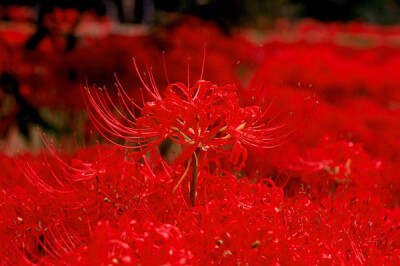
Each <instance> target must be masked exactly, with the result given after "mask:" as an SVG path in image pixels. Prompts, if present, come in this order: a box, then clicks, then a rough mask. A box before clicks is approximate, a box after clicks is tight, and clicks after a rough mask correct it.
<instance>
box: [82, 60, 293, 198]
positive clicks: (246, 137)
mask: <svg viewBox="0 0 400 266" xmlns="http://www.w3.org/2000/svg"><path fill="white" fill-rule="evenodd" d="M134 65H135V68H136V71H137V73H138V75H139V78H140V79H141V81H142V84H143V86H144V89H145V90H146V92H147V93H148V94H149V95H150V97H151V99H152V100H150V101H147V102H145V100H144V98H145V97H144V96H143V94H142V102H143V103H142V104H139V103H137V101H135V100H134V99H131V98H130V97H129V96H128V95H127V93H126V92H125V91H124V89H123V88H122V86H121V84H120V83H119V81H118V78H117V77H116V80H117V83H116V87H117V89H118V96H119V97H118V101H119V104H118V105H117V104H116V103H115V101H113V100H112V97H111V96H110V95H109V94H108V92H107V90H106V89H101V88H99V90H96V89H89V88H88V87H86V88H85V91H84V93H83V94H84V98H85V103H86V106H87V110H88V113H89V116H90V118H91V120H92V121H93V123H94V125H95V126H96V128H97V129H98V131H99V132H100V134H101V135H102V136H104V137H105V138H106V139H107V140H109V141H110V142H112V143H113V144H115V145H118V146H122V147H124V148H127V149H136V150H140V151H141V154H143V153H145V152H150V156H151V158H152V159H153V161H156V160H158V159H159V158H160V155H159V151H158V148H157V147H158V145H159V144H160V143H161V142H162V141H164V140H166V139H170V140H172V141H174V142H175V143H177V144H179V145H180V147H181V149H182V152H181V153H180V154H179V156H178V157H177V158H176V160H175V161H174V163H173V164H175V165H177V164H179V163H182V162H184V161H185V160H187V168H186V171H185V173H184V174H183V176H182V177H181V179H180V180H179V181H178V182H177V184H176V186H175V188H174V190H175V189H176V188H177V187H178V186H179V184H180V183H181V182H182V181H183V180H184V179H185V177H186V175H187V174H188V172H189V170H190V167H192V180H191V184H190V199H191V203H192V205H194V204H195V198H196V186H197V177H198V168H199V161H201V160H202V158H204V157H205V156H206V154H207V151H208V150H210V149H212V150H216V151H221V152H225V153H226V150H227V148H228V147H233V148H232V149H231V153H230V154H229V155H230V157H231V158H233V159H234V160H235V161H236V162H237V161H239V159H238V158H239V157H241V158H242V159H243V160H245V159H246V157H247V151H246V149H245V148H244V145H247V146H252V147H257V148H272V147H276V146H278V145H280V144H281V143H283V142H284V141H285V140H287V139H288V138H289V137H290V136H291V135H293V133H294V132H295V131H296V128H297V125H295V123H296V122H295V120H294V119H293V117H286V118H282V117H281V116H279V115H278V116H271V113H270V106H271V103H266V102H265V101H264V99H263V98H261V97H260V100H259V101H258V103H257V104H256V105H251V106H245V107H241V106H239V99H238V94H237V86H236V85H234V84H228V85H224V86H218V85H215V84H213V83H212V82H210V81H206V80H203V77H202V76H203V74H201V75H200V79H199V80H198V81H196V82H195V83H194V85H193V86H191V87H190V86H189V84H190V82H189V78H188V85H185V84H183V83H179V82H178V83H173V84H169V85H168V86H167V88H166V90H165V92H164V95H163V96H161V93H160V91H159V89H158V88H157V86H156V83H155V81H154V77H153V75H152V70H151V69H148V72H147V74H146V73H145V76H144V77H143V76H142V75H140V73H139V69H138V66H137V64H136V61H135V60H134ZM203 68H204V61H203ZM202 72H203V71H202ZM147 78H148V80H147ZM138 113H140V115H137V114H138ZM115 138H117V139H119V140H122V141H124V142H125V143H124V144H120V143H119V142H116V141H115ZM157 158H158V159H157Z"/></svg>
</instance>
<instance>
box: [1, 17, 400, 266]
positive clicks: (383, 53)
mask: <svg viewBox="0 0 400 266" xmlns="http://www.w3.org/2000/svg"><path fill="white" fill-rule="evenodd" d="M198 24H199V22H198V21H197V20H190V21H189V23H188V24H182V25H179V26H177V27H175V28H173V29H169V30H165V29H162V30H160V31H158V33H159V35H157V34H155V35H154V36H151V37H147V36H145V37H132V36H122V35H121V36H113V37H103V38H101V40H100V39H99V40H96V38H86V39H85V40H84V41H83V43H85V44H86V45H87V47H83V46H81V47H79V48H77V49H76V50H72V51H69V52H68V53H66V54H65V55H64V54H62V55H59V53H58V50H57V49H54V50H52V49H53V48H54V47H53V45H54V43H52V42H51V41H50V42H49V41H44V42H43V43H42V44H41V46H40V47H39V50H37V51H34V52H32V53H29V54H24V55H21V54H20V53H18V52H16V53H15V55H19V56H16V57H15V58H14V59H15V64H14V65H11V64H9V63H8V61H7V60H6V59H4V61H2V63H3V64H2V65H1V67H2V69H6V71H7V72H9V73H13V74H15V75H16V76H17V78H18V81H19V82H20V90H21V94H22V95H25V96H28V95H31V94H32V93H33V92H36V89H38V90H40V88H33V87H31V88H27V87H26V86H28V87H29V86H38V87H40V86H41V85H43V88H41V89H43V90H45V91H47V90H48V88H49V86H54V88H55V91H56V92H57V94H58V95H59V96H60V95H62V96H64V95H69V97H71V98H73V99H75V98H76V97H77V96H78V95H79V92H74V91H76V89H71V90H68V91H65V94H63V93H62V92H60V91H62V89H61V88H64V89H68V88H70V87H71V88H77V87H75V86H77V85H76V84H78V83H80V82H81V81H80V79H84V76H85V72H86V75H87V76H88V80H89V82H91V81H96V82H98V84H101V85H102V84H103V83H104V84H106V85H108V86H106V87H103V86H100V88H99V87H98V86H93V87H92V86H88V85H87V87H85V88H82V92H83V96H84V100H83V101H82V102H84V103H86V107H87V111H88V114H89V117H90V118H91V120H92V122H93V125H94V127H95V128H96V129H97V130H98V132H99V134H100V135H101V136H102V138H103V139H107V140H108V141H109V143H111V144H110V145H105V144H96V145H93V144H92V145H90V146H88V147H83V148H77V149H76V151H75V152H63V151H60V149H57V148H56V146H55V144H54V142H53V141H49V140H48V139H47V137H46V136H45V134H43V142H44V144H45V146H46V150H45V151H42V152H41V153H40V154H38V155H33V154H31V153H29V152H21V153H20V154H19V155H18V156H17V157H16V158H10V157H7V156H4V155H2V156H0V164H1V165H2V169H3V171H2V173H1V174H0V185H1V188H2V190H1V192H0V256H1V258H2V259H3V263H4V264H32V263H35V264H43V265H45V264H67V265H77V264H79V265H102V264H105V265H114V264H115V265H117V264H126V265H130V264H133V265H138V264H141V265H165V264H170V265H179V264H194V265H208V264H235V265H236V264H245V265H265V264H277V265H281V264H283V265H288V264H300V265H309V264H328V265H330V264H345V265H347V264H351V265H360V264H371V265H398V264H400V206H399V205H400V196H399V195H400V178H399V174H398V173H399V172H400V156H399V154H400V153H399V151H400V141H399V133H400V122H399V119H398V117H399V108H398V102H399V99H398V98H399V94H398V90H397V84H398V83H399V78H398V75H396V66H397V64H398V62H397V61H398V59H397V57H398V54H399V49H398V48H397V47H396V46H395V45H393V43H394V38H395V37H396V36H398V30H397V29H396V28H395V27H393V28H389V29H387V30H384V29H383V28H380V27H375V26H370V25H362V24H361V25H360V24H349V25H340V24H332V25H328V26H327V25H323V24H318V23H315V22H307V21H306V22H302V23H300V24H299V25H298V26H297V27H294V28H293V29H292V33H291V36H292V37H293V38H292V39H290V40H288V39H286V37H285V36H282V35H281V34H280V33H276V34H271V35H269V39H268V40H267V41H266V43H265V46H264V48H262V49H260V50H259V53H258V56H257V57H256V58H254V60H253V61H254V63H253V66H252V67H251V68H249V71H248V74H247V75H246V76H245V77H244V78H242V77H243V75H244V72H243V73H240V80H241V81H237V80H236V79H237V76H236V74H234V73H233V72H234V70H238V71H239V72H241V69H240V66H241V65H242V64H243V65H248V66H249V65H250V63H249V62H251V58H252V55H254V52H255V50H256V49H255V46H254V45H251V44H250V42H248V41H247V40H246V39H245V38H244V37H243V36H242V35H235V36H233V37H232V38H228V37H226V36H222V35H221V34H220V32H219V31H218V30H217V29H215V28H214V27H213V26H211V25H205V27H204V28H199V27H198ZM281 27H287V26H285V25H283V26H282V25H281ZM194 31H196V34H195V36H201V37H199V39H196V38H188V36H192V35H193V32H194ZM16 36H17V37H18V38H17V37H16ZM24 36H25V35H24V34H20V33H18V31H16V32H13V33H10V32H7V34H5V35H3V37H4V38H5V39H6V40H7V41H6V42H5V43H7V44H9V43H10V42H15V45H13V46H10V47H14V48H15V49H16V50H18V49H17V47H20V48H21V47H22V45H23V43H24V41H25V37H26V36H25V37H24ZM166 36H168V37H166ZM310 36H314V37H316V38H315V39H314V42H312V41H311V39H310V38H311V37H310ZM351 36H353V37H356V39H357V40H355V41H354V40H353V42H351V45H349V42H343V40H347V41H348V40H349V37H351ZM169 37H172V38H169ZM360 38H361V39H362V42H361V44H360ZM204 40H205V41H206V42H207V48H206V52H207V56H206V57H205V60H204V59H203V54H202V53H201V51H203V49H204ZM365 40H374V42H372V43H373V45H371V44H370V42H368V45H367V46H365V45H364V46H363V48H362V49H360V46H362V45H363V44H365V42H364V41H365ZM3 44H4V43H3ZM160 46H161V48H160ZM46 47H47V48H46ZM49 47H50V48H49ZM51 47H53V48H51ZM116 47H118V49H116ZM41 49H43V50H41ZM47 49H50V50H47ZM163 49H165V50H167V52H166V53H165V54H164V55H163V56H160V51H161V50H163ZM3 51H4V50H3ZM39 51H42V52H43V51H46V53H44V52H43V53H42V52H39ZM49 51H53V53H50V54H47V53H48V52H49ZM143 51H147V52H148V55H147V57H144V56H143V54H144V53H143ZM199 51H200V52H199ZM223 51H229V53H228V54H225V55H223V53H222V52H223ZM4 54H5V55H7V56H10V55H12V54H11V53H6V52H4ZM45 54H47V56H46V55H45ZM90 54H94V55H98V54H103V55H104V56H95V57H93V56H90ZM127 54H128V55H129V56H132V57H135V58H136V59H137V61H138V62H141V63H142V62H147V63H146V64H145V65H146V67H145V70H146V73H141V72H140V71H139V69H140V67H137V66H136V63H134V64H133V65H132V63H131V61H130V58H129V57H128V56H126V55H127ZM187 55H191V57H192V59H191V60H188V58H187ZM41 56H43V57H42V58H41ZM56 56H58V59H60V57H64V59H62V60H61V61H58V59H57V58H56ZM123 56H126V57H128V58H127V59H126V61H123V60H125V59H123V60H121V57H123ZM163 57H164V64H163V66H161V67H160V64H157V66H158V67H157V68H152V67H151V65H153V62H155V61H156V60H159V61H161V60H160V58H163ZM4 58H5V57H4ZM232 58H234V59H235V60H233V61H232V60H231V59H232ZM28 59H29V60H30V59H32V61H31V62H33V61H35V60H36V61H35V62H36V63H39V62H41V61H40V60H39V59H43V61H42V63H43V65H42V66H43V67H39V65H40V64H36V63H32V64H24V63H23V62H25V63H26V62H27V61H29V60H28ZM238 59H239V60H243V61H242V63H241V64H240V65H239V69H237V68H238V65H237V64H236V61H237V60H238ZM10 60H11V57H10ZM26 60H27V61H26ZM153 60H154V61H153ZM59 62H64V63H63V64H64V65H63V66H62V65H61V64H60V63H59ZM243 62H244V63H243ZM171 63H174V65H173V67H172V66H171V65H170V64H171ZM94 65H96V66H98V65H103V66H104V68H96V67H94ZM164 65H165V66H164ZM10 67H11V68H10ZM64 67H65V68H68V69H74V70H76V72H75V73H74V74H73V76H74V75H75V76H78V78H77V80H75V81H71V80H70V79H69V78H68V77H66V76H63V74H61V73H62V71H63V68H64ZM135 67H136V69H137V74H138V75H137V78H132V77H130V75H131V73H132V69H134V68H135ZM224 67H226V71H225V72H223V71H221V69H222V68H224ZM114 72H117V73H118V74H117V75H118V79H117V80H116V89H115V90H114V91H113V88H112V87H110V85H112V83H114V82H115V81H114V78H115V76H116V75H113V73H114ZM42 74H43V76H41V77H38V75H39V76H40V75H42ZM70 74H71V73H70ZM71 75H72V74H71ZM33 76H35V78H32V80H36V81H37V83H31V82H30V81H29V80H30V78H31V77H33ZM44 77H46V78H44ZM60 77H61V78H60ZM62 77H63V78H62ZM204 79H207V80H210V81H206V80H204ZM78 80H79V81H78ZM186 83H187V84H186ZM24 84H25V85H24ZM40 84H41V85H40ZM49 84H51V85H49ZM57 84H59V86H60V87H57V86H56V85H57ZM73 84H75V85H73ZM121 84H123V85H124V89H123V88H122V85H121ZM226 84H227V85H226ZM140 87H141V88H142V89H139V88H140ZM24 88H25V89H24ZM58 89H60V91H58ZM29 93H31V94H29ZM313 94H316V95H317V98H318V99H319V100H320V101H321V104H320V105H319V106H318V108H317V112H315V111H316V108H315V97H313V96H312V95H313ZM47 96H48V95H45V96H43V97H47ZM310 96H311V97H310ZM59 98H60V97H59ZM49 99H50V98H47V100H49ZM54 99H56V98H54ZM32 100H34V99H32ZM47 100H45V101H44V102H45V105H50V104H49V103H50V102H51V101H47ZM58 100H59V99H58ZM46 101H47V102H46ZM37 103H38V102H37ZM54 103H57V101H55V102H54ZM38 105H39V106H40V104H38ZM81 106H82V105H81ZM292 112H293V114H291V113H292ZM314 113H316V114H314ZM293 136H295V137H293ZM77 146H78V145H77ZM265 148H268V149H265ZM271 148H273V149H271Z"/></svg>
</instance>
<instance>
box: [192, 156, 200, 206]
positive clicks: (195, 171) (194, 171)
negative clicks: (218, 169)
mask: <svg viewBox="0 0 400 266" xmlns="http://www.w3.org/2000/svg"><path fill="white" fill-rule="evenodd" d="M199 151H200V150H199V148H197V149H196V151H195V152H194V153H193V155H192V156H193V160H192V181H191V182H190V202H191V203H192V206H193V207H194V205H195V203H196V194H197V192H196V188H197V178H198V176H199V159H198V154H199Z"/></svg>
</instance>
